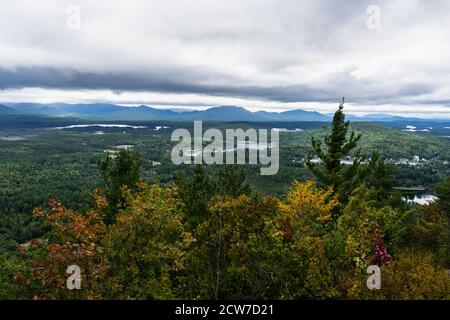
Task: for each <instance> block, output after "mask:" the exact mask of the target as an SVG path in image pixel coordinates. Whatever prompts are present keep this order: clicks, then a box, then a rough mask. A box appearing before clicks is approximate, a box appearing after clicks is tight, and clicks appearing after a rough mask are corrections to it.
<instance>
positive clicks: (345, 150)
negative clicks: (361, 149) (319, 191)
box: [306, 98, 361, 204]
mask: <svg viewBox="0 0 450 320" xmlns="http://www.w3.org/2000/svg"><path fill="white" fill-rule="evenodd" d="M343 109H344V98H343V99H342V102H341V103H340V104H339V108H338V110H337V111H336V112H335V114H334V117H333V122H332V125H331V133H330V134H327V135H326V136H325V138H324V139H323V141H322V140H321V139H317V138H314V137H313V138H312V139H311V143H312V148H313V149H314V151H315V153H316V154H317V156H318V157H319V159H320V160H321V162H322V163H320V164H317V163H313V162H311V160H312V157H311V156H308V161H307V163H306V164H307V166H308V168H309V169H310V170H311V172H312V173H313V174H314V176H315V177H316V178H317V180H318V182H319V184H320V185H322V186H324V187H329V186H331V187H333V192H334V194H336V193H337V194H338V195H339V202H340V203H342V204H345V203H347V202H348V198H349V195H350V194H351V192H352V191H353V189H355V187H357V186H358V185H359V184H360V183H361V170H360V159H359V157H358V154H357V155H356V157H355V159H354V162H353V164H352V165H343V164H342V163H341V160H342V158H343V157H345V156H348V155H349V154H350V152H351V151H352V150H353V149H355V148H356V146H357V143H358V141H359V140H360V139H361V134H358V135H357V134H355V132H354V131H352V132H351V134H350V137H347V132H348V130H349V128H348V127H349V125H350V122H349V121H345V115H344V112H343ZM324 145H325V146H324Z"/></svg>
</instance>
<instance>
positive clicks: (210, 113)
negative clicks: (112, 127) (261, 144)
mask: <svg viewBox="0 0 450 320" xmlns="http://www.w3.org/2000/svg"><path fill="white" fill-rule="evenodd" d="M8 114H27V115H45V116H55V117H77V118H85V119H103V120H171V121H192V120H204V121H255V122H257V121H286V122H289V121H324V122H327V121H330V120H331V119H332V117H333V115H332V114H322V113H319V112H317V111H305V110H301V109H296V110H289V111H284V112H266V111H257V112H251V111H248V110H247V109H245V108H242V107H236V106H219V107H212V108H209V109H206V110H201V111H199V110H189V111H180V110H168V109H165V110H164V109H157V108H152V107H149V106H145V105H141V106H138V107H124V106H120V105H114V104H102V103H93V104H66V103H52V104H36V103H15V104H4V105H0V115H8ZM347 119H348V120H352V121H395V120H409V119H411V120H420V119H418V118H405V117H400V116H394V115H389V114H369V115H365V116H355V115H348V116H347ZM427 120H430V119H427Z"/></svg>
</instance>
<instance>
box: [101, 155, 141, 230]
mask: <svg viewBox="0 0 450 320" xmlns="http://www.w3.org/2000/svg"><path fill="white" fill-rule="evenodd" d="M99 166H100V170H101V174H102V177H103V180H104V182H105V184H106V190H105V194H106V198H107V200H108V207H107V209H106V211H107V212H106V213H107V216H106V221H107V222H108V223H111V222H113V221H114V217H115V216H116V215H117V213H118V212H119V209H121V208H122V207H123V205H124V203H125V198H124V196H123V191H122V190H123V188H127V189H129V190H130V191H132V192H134V191H136V189H137V182H138V181H139V179H140V167H141V160H140V155H139V153H138V152H132V151H129V150H120V152H119V153H118V154H117V157H116V158H115V159H113V158H112V157H110V156H108V157H106V159H104V160H102V161H100V163H99Z"/></svg>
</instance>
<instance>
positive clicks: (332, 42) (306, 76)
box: [0, 0, 450, 118]
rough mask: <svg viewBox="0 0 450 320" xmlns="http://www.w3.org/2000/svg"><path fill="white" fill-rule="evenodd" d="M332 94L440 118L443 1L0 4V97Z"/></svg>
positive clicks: (222, 98) (157, 101)
mask: <svg viewBox="0 0 450 320" xmlns="http://www.w3.org/2000/svg"><path fill="white" fill-rule="evenodd" d="M71 5H75V6H76V7H73V6H71ZM370 5H376V6H377V7H375V8H374V7H369V6H370ZM77 8H79V10H80V16H79V17H80V19H78V15H77V10H78V9H77ZM378 9H379V15H378ZM378 17H379V18H380V19H378ZM78 21H79V22H80V24H79V28H78V24H77V23H78ZM368 26H369V27H368ZM343 96H345V97H346V100H347V101H348V105H347V111H349V112H352V113H375V112H377V113H381V112H382V113H393V114H403V115H416V116H426V117H441V118H450V1H446V0H442V1H440V0H433V1H426V0H422V1H414V0H409V1H408V0H397V1H396V0H389V1H378V0H371V1H344V0H341V1H338V0H335V1H325V0H311V1H300V0H267V1H264V0H236V1H234V0H214V1H211V0H202V1H194V0H180V1H173V0H151V1H138V0H136V1H134V0H124V1H119V0H117V1H114V0H107V1H106V0H105V1H92V0H86V1H79V0H71V1H65V0H53V1H50V0H29V1H20V0H1V1H0V102H4V103H7V102H18V101H20V102H42V103H47V102H69V103H80V102H81V103H87V102H112V103H120V104H129V105H135V104H148V105H152V106H156V107H163V108H188V109H192V108H206V107H209V106H216V105H239V106H243V107H246V108H248V109H250V110H268V111H284V110H287V109H294V108H303V109H306V110H317V111H320V112H332V111H333V110H334V109H335V108H336V105H337V103H338V101H339V100H340V99H341V98H342V97H343Z"/></svg>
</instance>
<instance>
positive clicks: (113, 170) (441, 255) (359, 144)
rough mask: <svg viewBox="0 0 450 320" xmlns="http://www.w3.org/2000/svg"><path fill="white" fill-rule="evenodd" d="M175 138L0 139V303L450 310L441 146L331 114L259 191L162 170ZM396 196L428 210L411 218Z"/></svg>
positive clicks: (16, 132) (76, 133)
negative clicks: (376, 272) (370, 305)
mask: <svg viewBox="0 0 450 320" xmlns="http://www.w3.org/2000/svg"><path fill="white" fill-rule="evenodd" d="M156 125H157V127H155V126H156ZM183 125H186V124H180V123H178V124H174V123H164V124H161V123H159V124H156V123H146V124H143V123H140V124H127V125H126V126H124V125H122V126H119V127H117V126H116V127H100V128H99V127H71V128H58V129H54V128H53V129H48V128H46V129H43V128H36V127H34V128H32V127H22V128H12V129H11V128H10V129H4V130H2V133H1V138H2V139H1V141H0V146H1V150H2V153H1V155H0V158H1V162H0V176H1V182H0V201H1V206H0V210H1V211H0V298H1V299H74V298H75V299H450V295H449V293H450V278H449V277H448V274H447V270H448V269H450V194H449V190H450V174H449V171H448V161H449V160H450V154H449V152H450V151H449V148H448V146H449V140H448V139H445V138H442V137H430V136H423V135H419V134H416V133H410V132H399V130H396V129H388V128H386V127H382V126H379V125H374V124H368V123H358V124H351V125H350V124H349V123H348V122H345V116H344V114H343V110H342V107H341V108H340V109H339V110H338V111H337V112H336V114H335V117H334V120H333V123H332V124H331V126H328V127H326V128H323V127H322V126H323V125H324V124H323V123H316V124H315V123H309V124H308V125H306V124H304V123H294V124H290V126H289V129H296V128H297V129H302V131H296V132H284V131H282V132H281V142H280V147H281V150H280V158H281V167H280V171H279V174H278V175H275V176H271V177H269V176H259V175H258V173H259V170H258V166H256V165H255V166H250V165H246V166H231V165H224V166H200V165H198V166H187V165H186V166H181V167H179V166H175V165H173V164H171V163H170V149H171V148H172V146H173V145H174V143H173V142H171V141H170V133H171V131H172V130H173V129H174V127H176V126H180V127H181V126H183ZM190 125H192V124H190ZM209 125H211V124H209ZM213 125H214V126H216V127H219V128H225V127H227V128H228V127H230V126H231V127H232V126H235V127H251V126H255V125H256V124H252V123H233V124H227V125H226V126H225V125H223V124H220V123H214V124H213ZM259 125H260V126H262V127H264V126H266V127H278V128H279V127H280V124H279V123H278V124H269V123H265V124H259ZM399 146H401V147H399ZM414 155H419V156H420V157H421V158H425V159H426V161H422V162H420V161H419V162H417V163H416V162H411V163H413V164H414V165H412V164H409V163H406V164H402V163H397V162H401V161H403V160H401V159H402V158H407V159H410V158H411V157H412V156H414ZM343 158H344V159H349V161H351V163H345V162H344V163H343V162H342V161H341V160H342V159H343ZM314 160H320V161H314ZM446 162H447V164H446ZM405 186H416V187H417V186H420V187H424V188H426V189H428V190H429V191H430V192H432V193H433V194H434V195H436V196H437V200H436V201H435V202H434V203H432V204H429V205H425V206H421V205H414V204H408V203H407V202H405V201H404V200H403V199H402V194H400V193H399V192H398V191H397V189H396V188H398V187H405ZM69 265H77V266H79V268H80V270H81V286H82V290H68V289H67V287H66V280H67V274H66V269H67V267H68V266H69ZM370 265H377V266H379V267H380V269H381V273H382V279H383V280H382V286H381V289H380V290H369V289H368V288H367V286H366V280H367V278H368V274H367V267H368V266H370Z"/></svg>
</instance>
